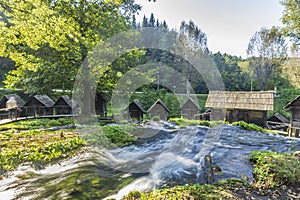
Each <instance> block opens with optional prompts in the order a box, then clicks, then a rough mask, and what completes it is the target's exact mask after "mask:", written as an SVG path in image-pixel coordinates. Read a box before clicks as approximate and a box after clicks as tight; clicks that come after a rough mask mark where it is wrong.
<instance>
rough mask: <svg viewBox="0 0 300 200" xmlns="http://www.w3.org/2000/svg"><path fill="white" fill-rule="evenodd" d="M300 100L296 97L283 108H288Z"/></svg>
mask: <svg viewBox="0 0 300 200" xmlns="http://www.w3.org/2000/svg"><path fill="white" fill-rule="evenodd" d="M299 99H300V95H299V96H297V97H296V98H295V99H293V100H292V101H291V102H289V103H288V104H287V105H286V106H285V107H284V108H289V107H290V106H293V104H294V103H295V102H297V101H298V100H299Z"/></svg>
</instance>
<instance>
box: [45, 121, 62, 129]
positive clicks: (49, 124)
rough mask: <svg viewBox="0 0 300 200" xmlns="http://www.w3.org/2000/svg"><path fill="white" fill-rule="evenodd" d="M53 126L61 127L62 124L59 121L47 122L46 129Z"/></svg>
mask: <svg viewBox="0 0 300 200" xmlns="http://www.w3.org/2000/svg"><path fill="white" fill-rule="evenodd" d="M53 126H61V123H60V122H59V121H57V120H50V121H49V122H47V124H46V127H48V128H49V127H53Z"/></svg>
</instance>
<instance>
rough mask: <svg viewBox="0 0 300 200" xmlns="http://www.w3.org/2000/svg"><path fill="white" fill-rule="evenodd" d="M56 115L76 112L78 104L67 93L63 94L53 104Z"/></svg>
mask: <svg viewBox="0 0 300 200" xmlns="http://www.w3.org/2000/svg"><path fill="white" fill-rule="evenodd" d="M53 108H54V110H55V113H56V114H57V115H68V114H77V109H78V105H77V103H76V102H74V101H72V100H71V99H70V98H69V96H68V95H63V96H61V97H59V98H58V100H57V101H56V102H55V104H54V105H53Z"/></svg>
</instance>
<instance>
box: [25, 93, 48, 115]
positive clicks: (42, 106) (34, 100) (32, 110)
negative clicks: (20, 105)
mask: <svg viewBox="0 0 300 200" xmlns="http://www.w3.org/2000/svg"><path fill="white" fill-rule="evenodd" d="M53 105H54V102H53V100H52V99H51V98H50V97H48V96H47V95H34V96H32V97H31V98H30V99H29V100H28V101H27V102H26V103H25V104H24V109H25V115H26V116H45V115H53Z"/></svg>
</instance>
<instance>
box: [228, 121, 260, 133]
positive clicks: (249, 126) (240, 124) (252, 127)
mask: <svg viewBox="0 0 300 200" xmlns="http://www.w3.org/2000/svg"><path fill="white" fill-rule="evenodd" d="M232 125H233V126H238V127H240V128H242V129H245V130H251V131H258V132H266V130H265V129H264V128H262V127H260V126H257V125H255V124H248V123H246V122H244V121H238V122H233V123H232Z"/></svg>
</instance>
